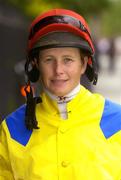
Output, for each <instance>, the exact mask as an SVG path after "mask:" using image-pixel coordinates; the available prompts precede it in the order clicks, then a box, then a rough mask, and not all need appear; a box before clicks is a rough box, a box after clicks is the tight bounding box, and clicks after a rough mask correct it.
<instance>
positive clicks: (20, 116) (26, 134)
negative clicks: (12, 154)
mask: <svg viewBox="0 0 121 180" xmlns="http://www.w3.org/2000/svg"><path fill="white" fill-rule="evenodd" d="M25 110H26V105H23V106H21V107H19V108H18V109H17V110H15V111H14V112H12V113H11V114H10V115H8V116H7V117H6V118H5V122H6V125H7V128H8V131H9V133H10V136H11V138H12V139H14V140H15V141H17V142H18V143H20V144H22V145H26V144H27V142H28V140H29V138H30V136H31V133H32V131H29V130H27V128H26V126H25Z"/></svg>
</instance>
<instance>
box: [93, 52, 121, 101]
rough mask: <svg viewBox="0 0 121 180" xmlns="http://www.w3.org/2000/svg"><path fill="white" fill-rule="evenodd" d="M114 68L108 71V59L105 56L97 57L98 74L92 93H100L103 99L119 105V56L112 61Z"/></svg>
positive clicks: (120, 69)
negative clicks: (98, 64) (98, 63)
mask: <svg viewBox="0 0 121 180" xmlns="http://www.w3.org/2000/svg"><path fill="white" fill-rule="evenodd" d="M114 61H115V68H114V70H113V71H110V70H109V62H110V59H109V57H108V56H107V55H101V56H100V57H99V62H100V72H99V77H98V82H97V85H96V86H94V87H93V88H94V90H93V91H94V92H99V93H101V94H102V95H103V96H104V97H105V98H108V99H110V100H112V101H114V102H117V103H120V104H121V55H117V56H116V57H115V59H114Z"/></svg>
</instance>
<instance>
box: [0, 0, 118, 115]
mask: <svg viewBox="0 0 121 180" xmlns="http://www.w3.org/2000/svg"><path fill="white" fill-rule="evenodd" d="M52 8H67V9H72V10H74V11H76V12H78V13H80V14H82V15H83V16H84V17H85V19H86V20H87V22H88V23H89V26H90V29H91V32H92V36H93V41H94V44H95V49H96V61H97V63H98V70H99V78H98V83H97V85H96V86H93V85H92V84H90V83H89V82H87V81H86V80H87V79H86V77H83V79H82V83H83V85H85V87H87V88H89V89H90V90H91V91H93V92H100V93H101V94H103V95H104V96H105V97H106V98H110V99H111V100H113V101H115V102H118V103H121V80H120V79H121V22H120V17H121V0H98V1H97V0H86V1H85V0H61V1H60V0H0V83H1V86H0V115H1V116H2V117H3V118H4V116H6V115H7V114H9V113H11V112H12V111H13V110H14V109H16V108H17V107H19V106H20V105H21V104H23V103H25V97H23V96H22V95H21V89H22V87H23V86H24V84H25V74H24V63H25V58H26V43H27V38H28V37H27V36H28V30H29V25H30V23H31V21H32V20H33V18H35V17H36V16H37V15H38V14H40V13H42V12H44V11H46V10H49V9H52Z"/></svg>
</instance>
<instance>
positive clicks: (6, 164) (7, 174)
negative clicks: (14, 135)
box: [0, 122, 14, 180]
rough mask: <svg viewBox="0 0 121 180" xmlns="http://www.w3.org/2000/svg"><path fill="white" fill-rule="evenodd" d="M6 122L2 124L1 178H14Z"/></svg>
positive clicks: (10, 179) (0, 140)
mask: <svg viewBox="0 0 121 180" xmlns="http://www.w3.org/2000/svg"><path fill="white" fill-rule="evenodd" d="M4 124H5V122H3V123H2V124H1V125H0V180H14V177H13V174H12V169H11V163H10V160H9V151H8V148H7V137H6V132H5V129H4Z"/></svg>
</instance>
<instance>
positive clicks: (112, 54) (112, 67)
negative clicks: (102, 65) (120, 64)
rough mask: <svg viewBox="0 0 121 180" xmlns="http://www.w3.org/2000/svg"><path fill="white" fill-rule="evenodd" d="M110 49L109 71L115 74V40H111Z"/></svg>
mask: <svg viewBox="0 0 121 180" xmlns="http://www.w3.org/2000/svg"><path fill="white" fill-rule="evenodd" d="M109 41H110V48H109V50H108V55H109V71H110V72H114V71H115V44H114V39H113V38H110V40H109Z"/></svg>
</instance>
